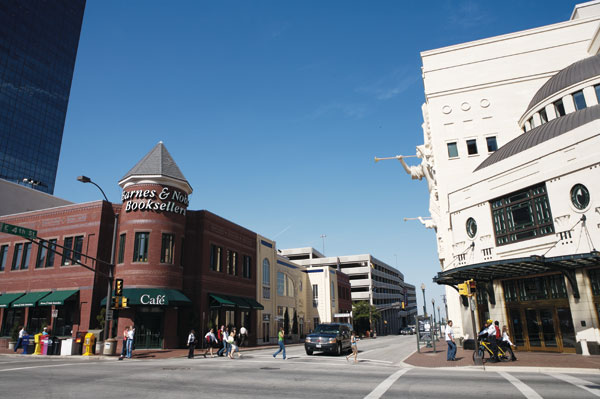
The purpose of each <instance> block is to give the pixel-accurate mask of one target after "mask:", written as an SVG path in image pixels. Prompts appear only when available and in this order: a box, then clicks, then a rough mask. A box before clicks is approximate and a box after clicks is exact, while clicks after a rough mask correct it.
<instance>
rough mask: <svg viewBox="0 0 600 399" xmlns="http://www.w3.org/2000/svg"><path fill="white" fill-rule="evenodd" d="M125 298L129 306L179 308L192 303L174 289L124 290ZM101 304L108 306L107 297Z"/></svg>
mask: <svg viewBox="0 0 600 399" xmlns="http://www.w3.org/2000/svg"><path fill="white" fill-rule="evenodd" d="M113 294H114V292H113ZM123 296H124V297H125V298H127V304H128V305H129V306H131V305H142V306H145V305H150V306H177V305H186V304H190V303H192V301H190V299H189V298H188V297H187V296H185V295H184V294H183V293H182V292H181V291H179V290H175V289H172V288H124V289H123ZM101 304H102V305H105V304H106V297H104V299H102V302H101Z"/></svg>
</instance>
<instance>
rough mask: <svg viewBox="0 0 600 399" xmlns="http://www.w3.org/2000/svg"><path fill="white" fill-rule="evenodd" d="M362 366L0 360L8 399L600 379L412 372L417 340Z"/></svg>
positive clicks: (413, 388) (421, 389)
mask: <svg viewBox="0 0 600 399" xmlns="http://www.w3.org/2000/svg"><path fill="white" fill-rule="evenodd" d="M359 347H360V350H361V353H360V355H359V359H360V362H359V363H358V364H353V363H351V362H347V361H346V360H345V358H344V357H333V356H326V355H316V356H307V355H306V354H305V353H304V349H303V348H302V347H298V346H297V347H290V348H288V351H287V352H288V359H286V360H283V359H282V358H281V357H278V358H277V359H273V357H272V353H273V350H271V349H269V350H258V351H252V352H247V353H245V354H244V355H243V356H242V358H241V359H237V358H236V359H235V360H230V359H226V358H214V359H210V358H208V359H204V358H203V357H201V356H200V357H196V358H195V359H186V358H177V359H165V360H136V359H134V360H124V361H117V360H116V359H107V360H105V359H85V358H81V357H73V358H48V357H45V358H41V357H36V358H32V357H30V356H0V398H23V397H27V398H36V399H37V398H108V397H119V398H148V399H150V398H192V397H193V398H209V397H210V398H235V399H238V398H258V397H261V398H286V399H287V398H303V399H306V398H328V399H329V398H436V399H439V398H441V399H451V398H478V399H479V398H522V397H525V398H529V399H531V398H560V399H564V398H595V397H598V396H600V374H567V373H554V372H553V373H549V374H544V373H524V372H510V373H507V372H497V371H489V370H488V371H476V370H454V369H453V370H447V369H445V370H440V369H420V368H404V367H402V363H401V360H402V359H403V358H404V357H406V356H407V355H409V354H410V353H412V352H413V351H414V349H415V347H416V344H415V341H414V337H396V336H395V337H380V338H377V339H375V340H365V341H361V342H359Z"/></svg>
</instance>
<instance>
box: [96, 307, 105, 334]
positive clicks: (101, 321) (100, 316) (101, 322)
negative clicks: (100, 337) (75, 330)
mask: <svg viewBox="0 0 600 399" xmlns="http://www.w3.org/2000/svg"><path fill="white" fill-rule="evenodd" d="M105 321H106V307H104V306H103V307H102V308H101V309H100V314H98V315H97V316H96V322H97V323H98V325H99V326H100V329H101V330H104V323H105Z"/></svg>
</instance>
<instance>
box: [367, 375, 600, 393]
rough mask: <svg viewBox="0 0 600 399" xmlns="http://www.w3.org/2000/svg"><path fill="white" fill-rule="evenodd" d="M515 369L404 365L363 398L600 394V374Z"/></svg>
mask: <svg viewBox="0 0 600 399" xmlns="http://www.w3.org/2000/svg"><path fill="white" fill-rule="evenodd" d="M595 372H597V370H591V371H590V374H577V375H575V374H569V373H564V372H535V373H532V372H522V371H521V372H513V371H475V370H460V371H458V370H457V371H451V370H440V369H421V368H405V369H400V370H399V371H396V372H394V373H392V374H390V376H389V377H388V378H386V379H384V380H382V381H381V382H380V384H379V385H377V386H376V387H375V388H374V389H373V390H372V391H371V392H369V393H368V394H367V395H366V396H364V398H368V399H379V398H398V397H415V398H419V397H445V398H454V397H456V398H465V399H466V398H471V397H472V398H482V397H485V398H504V397H506V398H526V399H564V398H569V399H570V398H578V399H579V398H582V399H583V398H596V397H600V373H595Z"/></svg>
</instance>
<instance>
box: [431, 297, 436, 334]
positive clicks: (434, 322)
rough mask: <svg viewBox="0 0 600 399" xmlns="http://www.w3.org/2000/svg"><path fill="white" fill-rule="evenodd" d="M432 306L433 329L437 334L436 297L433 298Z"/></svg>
mask: <svg viewBox="0 0 600 399" xmlns="http://www.w3.org/2000/svg"><path fill="white" fill-rule="evenodd" d="M431 308H432V310H433V312H432V313H433V329H434V331H435V334H436V335H437V320H436V319H435V298H431Z"/></svg>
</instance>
